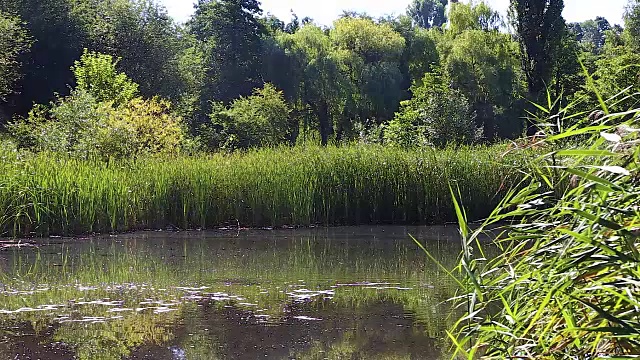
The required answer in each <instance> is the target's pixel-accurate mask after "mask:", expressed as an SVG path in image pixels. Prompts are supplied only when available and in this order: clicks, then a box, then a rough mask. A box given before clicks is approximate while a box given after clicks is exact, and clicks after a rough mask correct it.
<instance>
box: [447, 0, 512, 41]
mask: <svg viewBox="0 0 640 360" xmlns="http://www.w3.org/2000/svg"><path fill="white" fill-rule="evenodd" d="M502 25H503V23H502V19H501V17H500V13H498V12H497V11H494V10H493V9H491V7H489V5H487V4H486V3H485V2H484V1H483V2H481V3H479V4H473V3H469V4H464V3H459V2H457V3H452V4H451V9H450V10H449V28H448V30H449V31H450V32H451V33H453V34H454V35H457V34H460V33H461V32H463V31H465V30H484V31H491V30H496V31H497V30H498V29H499V28H500V27H501V26H502Z"/></svg>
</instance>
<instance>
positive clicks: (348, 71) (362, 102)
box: [329, 18, 405, 140]
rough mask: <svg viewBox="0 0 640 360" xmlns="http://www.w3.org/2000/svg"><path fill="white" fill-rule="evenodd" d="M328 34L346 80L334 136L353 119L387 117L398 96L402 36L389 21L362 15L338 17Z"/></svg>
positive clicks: (342, 130) (344, 128) (346, 130)
mask: <svg viewBox="0 0 640 360" xmlns="http://www.w3.org/2000/svg"><path fill="white" fill-rule="evenodd" d="M329 37H330V39H331V41H332V43H333V46H334V49H333V51H334V53H335V54H336V57H337V58H338V59H339V62H340V65H341V66H342V69H343V71H344V72H345V75H346V76H347V77H348V79H349V81H348V82H346V83H345V84H344V85H345V87H347V88H346V89H345V90H346V91H344V93H346V94H345V95H346V97H345V98H344V101H346V103H345V106H344V110H343V111H344V112H346V114H343V116H342V119H341V121H338V122H337V123H336V128H337V135H338V140H340V135H341V134H342V133H345V132H346V133H349V132H351V131H352V128H353V124H352V123H351V121H352V120H354V119H359V120H360V121H362V122H364V121H366V120H374V121H376V120H377V121H380V120H387V119H388V118H390V117H391V116H393V113H394V112H395V111H396V110H397V106H398V103H399V102H400V100H401V98H402V83H403V77H402V72H401V70H400V60H401V58H402V54H403V51H404V47H405V40H404V38H403V37H402V36H401V35H400V34H398V33H397V32H395V31H394V29H393V28H392V27H391V26H390V25H389V24H376V23H374V22H373V21H372V20H369V19H363V18H342V19H340V20H337V21H336V22H335V23H334V27H333V29H331V31H330V33H329Z"/></svg>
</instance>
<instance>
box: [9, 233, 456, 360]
mask: <svg viewBox="0 0 640 360" xmlns="http://www.w3.org/2000/svg"><path fill="white" fill-rule="evenodd" d="M409 234H412V235H413V236H415V237H416V238H417V239H419V240H420V241H421V242H422V243H423V244H425V246H426V247H427V248H428V249H429V250H430V251H431V252H432V254H434V255H435V256H436V257H437V258H438V259H439V260H440V261H442V262H443V263H444V264H445V265H447V266H449V267H451V266H453V264H454V263H455V260H456V257H457V254H458V249H459V243H458V237H457V230H456V229H455V228H454V227H374V228H369V227H353V228H349V227H346V228H332V229H326V228H322V229H305V230H277V231H266V230H264V231H258V230H243V231H216V232H179V233H173V232H143V233H136V234H129V235H119V236H105V237H95V238H83V239H42V240H35V241H33V242H32V244H31V246H27V247H20V248H6V249H4V250H2V251H0V282H1V284H0V359H25V360H26V359H42V360H46V359H51V360H62V359H81V360H85V359H86V360H94V359H95V360H115V359H118V360H119V359H154V360H165V359H166V360H186V359H189V360H205V359H206V360H209V359H367V360H375V359H439V358H441V357H443V354H444V352H446V350H447V344H446V342H445V341H444V339H445V334H444V330H445V329H446V328H447V326H448V325H450V324H451V322H452V321H453V319H452V318H451V316H450V315H451V310H450V308H451V306H450V303H448V302H446V300H447V299H448V298H450V297H451V296H452V295H454V292H455V286H454V283H453V282H452V281H451V280H450V279H448V278H447V275H446V274H444V272H442V271H440V270H439V269H438V267H437V266H436V265H435V264H433V263H431V262H430V261H429V260H428V259H427V258H426V256H425V255H424V253H423V252H421V250H419V249H418V247H417V246H416V244H415V243H414V242H413V240H411V239H410V237H409Z"/></svg>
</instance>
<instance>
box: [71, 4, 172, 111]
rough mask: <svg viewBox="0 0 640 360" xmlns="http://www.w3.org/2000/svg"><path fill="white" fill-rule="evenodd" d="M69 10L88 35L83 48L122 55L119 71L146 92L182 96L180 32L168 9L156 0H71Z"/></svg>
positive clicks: (117, 55) (150, 94) (147, 94)
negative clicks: (179, 70) (179, 67)
mask: <svg viewBox="0 0 640 360" xmlns="http://www.w3.org/2000/svg"><path fill="white" fill-rule="evenodd" d="M71 13H72V16H73V17H74V18H77V19H78V21H79V22H80V24H81V26H82V28H83V29H84V31H85V32H86V33H87V37H88V40H87V44H86V45H85V47H87V48H89V49H90V50H92V51H98V52H101V53H104V54H109V55H112V56H114V57H117V58H120V62H119V63H118V67H119V70H121V71H123V72H125V73H126V74H128V75H129V76H130V77H131V78H132V79H133V80H134V81H135V82H136V83H138V84H139V85H140V92H141V93H142V94H143V95H145V96H147V97H151V96H154V95H160V96H163V97H167V98H170V99H172V100H177V99H178V98H179V96H180V93H181V91H182V83H181V81H180V77H179V76H178V74H179V72H178V68H177V67H178V58H179V56H180V52H181V50H182V46H181V39H180V37H182V36H181V34H180V32H179V30H178V28H177V26H176V25H175V24H174V22H173V20H172V19H171V17H170V16H169V15H168V14H167V10H166V8H164V7H163V6H161V5H158V3H157V2H156V1H155V0H93V1H89V0H73V6H72V8H71Z"/></svg>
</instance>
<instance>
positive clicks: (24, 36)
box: [0, 11, 31, 121]
mask: <svg viewBox="0 0 640 360" xmlns="http://www.w3.org/2000/svg"><path fill="white" fill-rule="evenodd" d="M30 47H31V38H30V36H29V34H28V32H27V30H26V29H25V28H24V27H23V25H22V24H21V21H20V19H19V18H16V17H11V16H8V15H7V14H6V13H4V12H2V11H0V100H2V101H3V100H6V96H7V95H9V94H11V93H13V92H14V91H15V89H14V85H15V83H16V82H17V81H18V80H19V79H20V78H21V77H22V73H21V61H20V58H21V57H22V56H24V54H26V53H28V51H29V48H30ZM1 120H2V119H0V121H1Z"/></svg>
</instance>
